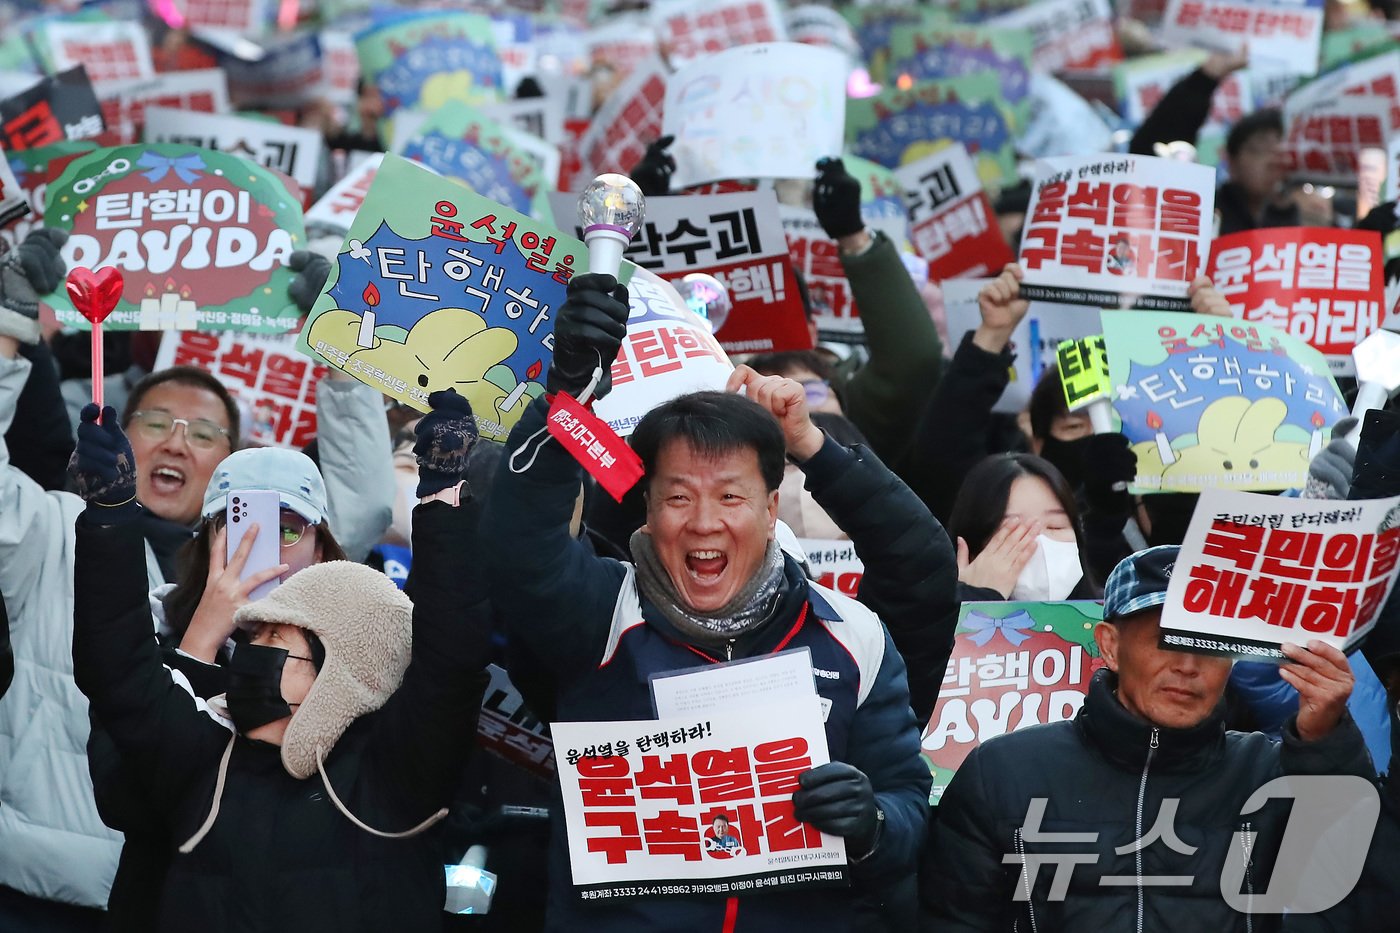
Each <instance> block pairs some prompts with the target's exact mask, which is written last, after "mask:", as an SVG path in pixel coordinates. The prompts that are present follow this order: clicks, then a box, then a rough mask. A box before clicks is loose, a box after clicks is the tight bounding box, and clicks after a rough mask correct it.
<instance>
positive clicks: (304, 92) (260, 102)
mask: <svg viewBox="0 0 1400 933" xmlns="http://www.w3.org/2000/svg"><path fill="white" fill-rule="evenodd" d="M239 41H241V40H240V39H239V38H237V37H235V39H234V42H235V43H238V42H239ZM259 43H260V52H261V54H260V56H259V57H258V58H257V59H256V60H253V61H250V60H247V59H245V58H243V57H242V56H241V55H239V54H237V49H236V48H234V49H233V50H232V51H225V50H223V49H220V52H221V54H220V55H219V56H218V62H219V68H220V70H222V71H223V72H224V75H225V76H226V77H227V78H228V90H229V96H230V97H231V98H232V99H233V102H234V104H235V105H236V106H238V107H240V108H253V107H261V108H267V109H270V110H274V109H275V110H286V109H289V108H294V107H305V106H306V105H308V104H311V103H313V102H315V101H316V100H318V99H319V98H320V96H321V87H322V84H321V82H322V65H321V40H320V37H319V36H318V35H317V34H316V33H314V32H303V33H295V34H292V35H286V36H283V35H276V36H268V37H262V38H260V39H259Z"/></svg>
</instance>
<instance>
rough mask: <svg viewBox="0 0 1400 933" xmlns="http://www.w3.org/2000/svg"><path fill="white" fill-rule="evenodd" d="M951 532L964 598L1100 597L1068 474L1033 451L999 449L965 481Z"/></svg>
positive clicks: (959, 584) (1038, 599)
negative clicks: (1086, 562)
mask: <svg viewBox="0 0 1400 933" xmlns="http://www.w3.org/2000/svg"><path fill="white" fill-rule="evenodd" d="M948 533H949V534H950V535H952V536H953V538H954V540H955V541H956V542H957V546H958V589H959V596H960V598H961V599H962V600H963V601H964V602H973V601H986V600H1004V599H1012V600H1025V601H1037V602H1039V601H1057V600H1063V599H1098V598H1099V597H1100V596H1101V595H1102V592H1101V591H1100V589H1099V588H1098V586H1096V585H1095V584H1094V582H1093V581H1092V580H1090V579H1089V577H1088V576H1087V575H1086V574H1085V572H1084V568H1083V564H1082V562H1081V560H1080V553H1081V551H1082V545H1083V541H1082V539H1081V537H1080V527H1079V511H1078V508H1077V507H1076V506H1075V502H1074V494H1073V493H1072V492H1071V491H1070V488H1069V484H1068V483H1066V482H1065V478H1064V476H1062V475H1061V474H1060V471H1059V470H1057V469H1055V467H1053V466H1052V465H1051V464H1050V463H1049V462H1048V461H1046V460H1043V459H1041V458H1040V457H1036V456H1033V455H1031V454H998V455H996V456H992V457H988V458H986V459H985V460H983V461H981V462H980V463H978V464H977V466H975V467H973V468H972V470H971V471H970V472H969V473H968V474H967V478H966V479H964V480H963V484H962V488H961V489H960V490H959V491H958V499H957V502H956V504H955V505H954V506H953V514H952V516H951V517H950V518H949V521H948Z"/></svg>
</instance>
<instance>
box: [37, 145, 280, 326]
mask: <svg viewBox="0 0 1400 933" xmlns="http://www.w3.org/2000/svg"><path fill="white" fill-rule="evenodd" d="M289 184H290V185H292V188H295V187H296V186H295V183H293V182H291V180H290V179H285V178H283V177H282V176H279V175H276V174H274V173H273V172H271V171H269V170H268V169H265V168H263V167H262V166H259V165H255V164H254V163H252V162H249V161H248V160H246V159H240V158H238V157H237V156H231V155H227V154H225V153H222V152H214V151H213V150H209V149H197V148H195V147H193V146H172V145H166V144H163V143H150V144H146V145H140V146H119V147H116V148H110V149H98V150H96V151H94V152H91V153H88V154H86V155H83V156H80V157H79V158H76V159H74V160H73V161H71V162H70V163H68V166H67V168H65V169H64V172H63V175H62V176H61V177H60V178H59V179H58V180H57V181H55V182H53V183H51V184H50V185H49V189H48V194H47V196H46V197H45V200H44V225H45V226H48V227H54V228H56V229H59V230H62V231H64V232H65V233H67V234H68V242H67V243H65V244H64V246H63V258H64V260H65V261H66V262H67V263H68V267H69V268H70V269H71V268H73V267H75V266H84V267H86V268H89V269H97V268H100V267H102V266H114V267H116V268H117V270H118V271H120V272H121V273H122V276H123V278H124V279H125V289H124V290H123V292H122V300H121V301H120V302H119V303H118V305H117V308H116V310H115V311H114V312H113V313H112V315H111V316H110V317H108V318H107V320H106V322H105V326H106V327H107V328H109V329H113V330H138V329H139V330H191V329H194V328H196V327H197V328H199V329H201V330H248V331H259V332H264V333H283V332H285V331H288V330H290V329H291V328H293V327H295V326H296V323H297V321H298V319H299V315H298V312H297V309H296V306H295V305H294V304H293V303H292V300H291V298H290V297H289V296H288V295H287V286H288V285H290V284H291V280H292V275H293V273H292V272H291V270H289V269H287V268H286V266H285V264H286V261H287V258H288V257H289V256H291V254H292V252H293V251H294V250H297V249H300V248H301V246H302V245H303V244H304V243H305V232H304V231H303V229H302V219H301V206H300V203H299V199H300V192H299V191H294V190H290V189H289V188H288V185H289ZM44 300H45V301H46V302H47V303H48V304H49V305H50V306H52V307H53V309H54V311H55V313H56V314H57V316H58V320H59V322H60V323H63V324H71V325H74V326H76V327H79V328H82V329H87V326H88V324H87V321H86V319H84V318H83V317H82V315H80V314H78V313H77V311H76V310H74V308H73V304H72V302H71V300H70V299H69V297H68V294H67V291H66V289H64V287H63V286H62V285H60V286H59V288H58V290H57V291H55V292H53V293H52V294H50V295H48V296H45V298H44Z"/></svg>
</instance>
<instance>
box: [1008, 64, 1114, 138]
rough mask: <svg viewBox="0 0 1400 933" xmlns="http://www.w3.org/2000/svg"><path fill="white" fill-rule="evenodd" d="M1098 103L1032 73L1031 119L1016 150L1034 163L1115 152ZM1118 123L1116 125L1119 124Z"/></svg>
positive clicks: (1051, 78)
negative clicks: (1111, 150) (1035, 160)
mask: <svg viewBox="0 0 1400 933" xmlns="http://www.w3.org/2000/svg"><path fill="white" fill-rule="evenodd" d="M1098 106H1101V103H1100V101H1098V100H1095V101H1094V103H1093V104H1090V103H1089V101H1088V100H1086V99H1085V98H1084V97H1083V96H1081V95H1080V94H1079V93H1078V92H1077V91H1075V90H1074V89H1073V88H1071V87H1070V86H1069V85H1067V84H1065V83H1064V82H1063V81H1061V80H1059V79H1058V78H1054V77H1052V76H1050V75H1048V74H1046V73H1045V72H1043V71H1033V72H1031V94H1030V106H1029V108H1028V109H1029V111H1030V118H1029V119H1028V121H1027V123H1026V126H1025V129H1023V130H1022V131H1021V132H1020V134H1019V135H1018V138H1017V141H1016V150H1017V151H1018V152H1019V153H1020V154H1021V155H1023V156H1026V157H1027V158H1031V159H1051V158H1054V157H1055V156H1067V155H1089V154H1090V153H1098V152H1107V151H1108V150H1110V149H1112V148H1113V134H1114V131H1113V130H1112V129H1110V128H1109V126H1108V123H1107V122H1106V121H1105V119H1104V116H1103V114H1102V113H1101V111H1099V110H1097V109H1095V108H1096V107H1098ZM1115 123H1116V121H1115Z"/></svg>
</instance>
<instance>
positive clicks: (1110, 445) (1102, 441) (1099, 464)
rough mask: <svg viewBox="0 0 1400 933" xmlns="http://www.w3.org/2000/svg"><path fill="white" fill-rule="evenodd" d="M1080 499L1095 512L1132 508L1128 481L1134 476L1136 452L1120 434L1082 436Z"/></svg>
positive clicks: (1102, 513)
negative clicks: (1082, 472) (1082, 497)
mask: <svg viewBox="0 0 1400 933" xmlns="http://www.w3.org/2000/svg"><path fill="white" fill-rule="evenodd" d="M1083 475H1084V498H1085V500H1086V501H1087V502H1088V504H1089V509H1090V510H1091V511H1093V512H1095V513H1097V514H1099V515H1117V514H1120V513H1121V514H1123V515H1124V516H1125V517H1126V515H1127V513H1128V512H1130V511H1131V510H1132V507H1133V498H1132V496H1130V495H1128V484H1129V483H1131V482H1132V481H1133V479H1134V478H1135V477H1136V476H1137V454H1135V453H1133V450H1132V447H1131V446H1130V445H1129V443H1128V438H1127V437H1125V436H1124V435H1122V434H1116V433H1115V434H1090V435H1089V436H1088V437H1086V438H1085V439H1084V474H1083Z"/></svg>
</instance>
